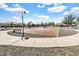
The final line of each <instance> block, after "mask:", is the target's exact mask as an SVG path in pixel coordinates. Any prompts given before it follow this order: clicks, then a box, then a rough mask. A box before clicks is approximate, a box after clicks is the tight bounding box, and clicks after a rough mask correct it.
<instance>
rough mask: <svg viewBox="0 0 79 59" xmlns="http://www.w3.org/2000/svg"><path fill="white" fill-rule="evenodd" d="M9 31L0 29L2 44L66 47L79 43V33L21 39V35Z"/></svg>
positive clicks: (0, 43)
mask: <svg viewBox="0 0 79 59" xmlns="http://www.w3.org/2000/svg"><path fill="white" fill-rule="evenodd" d="M7 32H8V31H0V45H13V46H24V47H65V46H76V45H79V33H77V34H75V35H72V36H65V37H57V38H29V39H28V40H25V39H24V40H21V37H16V36H11V35H8V34H7Z"/></svg>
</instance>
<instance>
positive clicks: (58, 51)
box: [0, 45, 79, 56]
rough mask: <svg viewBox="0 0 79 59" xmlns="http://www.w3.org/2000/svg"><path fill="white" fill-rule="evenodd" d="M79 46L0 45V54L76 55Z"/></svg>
mask: <svg viewBox="0 0 79 59" xmlns="http://www.w3.org/2000/svg"><path fill="white" fill-rule="evenodd" d="M78 55H79V46H74V47H57V48H53V47H51V48H34V47H19V46H4V45H0V56H78Z"/></svg>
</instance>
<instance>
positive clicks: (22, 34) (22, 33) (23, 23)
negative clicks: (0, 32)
mask: <svg viewBox="0 0 79 59" xmlns="http://www.w3.org/2000/svg"><path fill="white" fill-rule="evenodd" d="M24 13H25V11H23V12H22V15H21V17H22V27H23V28H22V40H23V37H24V20H23V14H24Z"/></svg>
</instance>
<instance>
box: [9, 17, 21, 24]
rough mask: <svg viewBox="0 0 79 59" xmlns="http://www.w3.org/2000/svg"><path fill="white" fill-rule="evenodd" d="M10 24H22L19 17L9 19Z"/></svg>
mask: <svg viewBox="0 0 79 59" xmlns="http://www.w3.org/2000/svg"><path fill="white" fill-rule="evenodd" d="M9 20H10V21H9V22H14V23H20V22H21V18H20V17H18V16H13V17H11V18H9Z"/></svg>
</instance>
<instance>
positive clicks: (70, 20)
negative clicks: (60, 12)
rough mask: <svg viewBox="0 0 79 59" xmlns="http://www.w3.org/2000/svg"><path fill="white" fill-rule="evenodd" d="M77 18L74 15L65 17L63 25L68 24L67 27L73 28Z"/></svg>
mask: <svg viewBox="0 0 79 59" xmlns="http://www.w3.org/2000/svg"><path fill="white" fill-rule="evenodd" d="M74 19H75V17H74V16H73V15H71V14H70V15H67V16H65V17H64V21H63V23H64V24H66V26H71V25H72V24H73V22H74Z"/></svg>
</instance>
